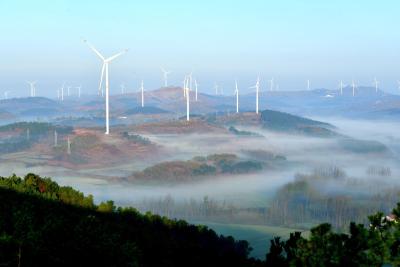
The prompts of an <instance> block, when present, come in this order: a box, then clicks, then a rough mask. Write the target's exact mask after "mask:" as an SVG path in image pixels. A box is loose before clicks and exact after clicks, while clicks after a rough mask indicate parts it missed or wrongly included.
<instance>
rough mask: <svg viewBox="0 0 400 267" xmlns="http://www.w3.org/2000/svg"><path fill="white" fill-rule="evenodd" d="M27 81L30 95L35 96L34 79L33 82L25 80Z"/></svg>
mask: <svg viewBox="0 0 400 267" xmlns="http://www.w3.org/2000/svg"><path fill="white" fill-rule="evenodd" d="M27 83H28V84H29V85H30V89H31V97H35V96H36V88H35V84H36V81H34V82H27Z"/></svg>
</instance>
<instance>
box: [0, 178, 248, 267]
mask: <svg viewBox="0 0 400 267" xmlns="http://www.w3.org/2000/svg"><path fill="white" fill-rule="evenodd" d="M0 214H1V216H0V265H5V266H252V265H254V264H255V262H254V261H253V260H251V259H249V258H248V256H247V255H248V253H249V249H250V248H249V246H248V243H247V242H246V241H235V240H234V239H233V238H230V237H222V236H218V235H217V234H216V233H215V232H214V231H212V230H209V229H208V228H206V227H203V226H194V225H190V224H188V223H186V222H185V221H176V220H170V219H167V218H163V217H160V216H156V215H151V214H145V215H143V214H140V213H138V212H137V211H136V210H135V209H133V208H116V207H115V206H114V204H113V202H112V201H108V202H104V203H101V204H99V205H95V204H94V202H93V198H92V197H91V196H84V195H83V194H82V193H80V192H78V191H76V190H74V189H72V188H71V187H62V186H59V185H58V184H57V183H55V182H53V181H51V180H50V179H48V178H41V177H39V176H37V175H34V174H28V175H27V176H25V177H24V178H23V179H21V178H19V177H16V176H11V177H9V178H3V177H1V178H0Z"/></svg>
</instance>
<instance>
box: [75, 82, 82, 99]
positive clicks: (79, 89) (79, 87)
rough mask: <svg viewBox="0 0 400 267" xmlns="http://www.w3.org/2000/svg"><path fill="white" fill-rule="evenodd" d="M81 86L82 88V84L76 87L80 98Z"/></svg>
mask: <svg viewBox="0 0 400 267" xmlns="http://www.w3.org/2000/svg"><path fill="white" fill-rule="evenodd" d="M81 88H82V85H79V86H77V87H76V89H78V98H81Z"/></svg>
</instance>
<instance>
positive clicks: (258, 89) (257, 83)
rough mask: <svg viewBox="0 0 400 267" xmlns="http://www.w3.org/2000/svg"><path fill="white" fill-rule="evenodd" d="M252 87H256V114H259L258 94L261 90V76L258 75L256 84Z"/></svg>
mask: <svg viewBox="0 0 400 267" xmlns="http://www.w3.org/2000/svg"><path fill="white" fill-rule="evenodd" d="M250 88H256V114H258V94H259V91H260V77H257V82H256V85H254V86H252V87H250Z"/></svg>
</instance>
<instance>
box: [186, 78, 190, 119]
mask: <svg viewBox="0 0 400 267" xmlns="http://www.w3.org/2000/svg"><path fill="white" fill-rule="evenodd" d="M190 76H191V74H190ZM189 82H190V78H189V77H187V78H186V82H185V89H186V121H189V120H190V90H189Z"/></svg>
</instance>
